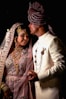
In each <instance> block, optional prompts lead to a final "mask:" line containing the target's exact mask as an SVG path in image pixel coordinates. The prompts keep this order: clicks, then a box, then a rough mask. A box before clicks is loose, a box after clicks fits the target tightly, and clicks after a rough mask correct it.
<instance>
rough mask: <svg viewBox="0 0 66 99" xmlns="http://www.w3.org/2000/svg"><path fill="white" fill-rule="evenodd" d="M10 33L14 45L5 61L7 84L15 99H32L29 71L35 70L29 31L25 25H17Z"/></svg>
mask: <svg viewBox="0 0 66 99" xmlns="http://www.w3.org/2000/svg"><path fill="white" fill-rule="evenodd" d="M8 32H9V33H10V37H9V38H10V42H12V44H11V48H10V50H9V52H8V55H7V59H6V61H5V69H6V74H5V75H6V77H5V82H6V84H7V86H8V87H9V88H10V90H11V92H12V93H13V99H31V98H30V96H31V95H30V92H31V90H30V88H29V86H30V84H29V83H28V80H27V72H28V70H32V69H33V61H32V42H31V39H30V37H31V36H30V34H29V29H28V28H27V27H25V25H24V24H21V23H15V24H14V25H13V26H12V27H11V29H10V30H9V31H8ZM11 36H12V37H11ZM7 37H8V36H7ZM7 37H6V38H7ZM8 46H10V44H9V45H8ZM6 96H7V95H6ZM7 99H8V97H7Z"/></svg>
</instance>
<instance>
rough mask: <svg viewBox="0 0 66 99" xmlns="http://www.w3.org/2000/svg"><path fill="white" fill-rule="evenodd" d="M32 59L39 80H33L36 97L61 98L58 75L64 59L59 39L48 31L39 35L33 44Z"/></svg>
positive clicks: (61, 70)
mask: <svg viewBox="0 0 66 99" xmlns="http://www.w3.org/2000/svg"><path fill="white" fill-rule="evenodd" d="M33 61H34V71H35V72H36V73H37V74H38V78H39V80H40V81H36V82H35V90H36V99H62V98H60V96H61V93H60V92H61V91H60V90H61V87H60V86H61V82H60V78H59V75H61V74H62V72H63V70H64V69H65V59H64V50H63V47H62V46H61V43H60V41H59V39H58V38H57V37H56V36H53V35H51V34H49V32H47V33H45V34H44V35H42V36H40V37H39V39H38V41H37V42H36V43H35V45H34V46H33ZM56 75H57V76H56ZM59 82H60V83H59ZM59 95H60V96H59Z"/></svg>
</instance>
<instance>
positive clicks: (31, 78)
mask: <svg viewBox="0 0 66 99" xmlns="http://www.w3.org/2000/svg"><path fill="white" fill-rule="evenodd" d="M27 76H28V80H29V81H34V82H35V81H38V76H37V73H35V72H34V71H33V70H31V71H29V72H28V74H27Z"/></svg>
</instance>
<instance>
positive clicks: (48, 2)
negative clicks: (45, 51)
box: [0, 0, 66, 43]
mask: <svg viewBox="0 0 66 99" xmlns="http://www.w3.org/2000/svg"><path fill="white" fill-rule="evenodd" d="M29 1H30V0H0V43H1V42H2V40H3V37H4V35H5V32H6V29H7V28H10V26H11V25H12V24H13V23H15V22H19V21H20V22H23V21H25V23H26V24H27V23H28V21H27V9H28V4H29ZM31 1H35V0H31ZM39 1H40V2H42V3H43V4H45V6H46V8H47V14H48V16H49V18H50V23H51V25H52V27H53V30H54V32H55V33H56V34H57V35H58V36H59V37H60V38H61V39H62V41H63V42H64V43H65V42H66V39H65V31H66V28H65V23H66V22H65V12H66V11H65V1H64V0H39Z"/></svg>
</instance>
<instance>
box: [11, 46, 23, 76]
mask: <svg viewBox="0 0 66 99" xmlns="http://www.w3.org/2000/svg"><path fill="white" fill-rule="evenodd" d="M22 50H23V48H22V47H18V48H15V49H14V51H13V52H12V53H11V56H12V58H13V62H14V66H15V69H16V73H17V74H18V73H19V65H18V64H19V59H20V57H21V53H22Z"/></svg>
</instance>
